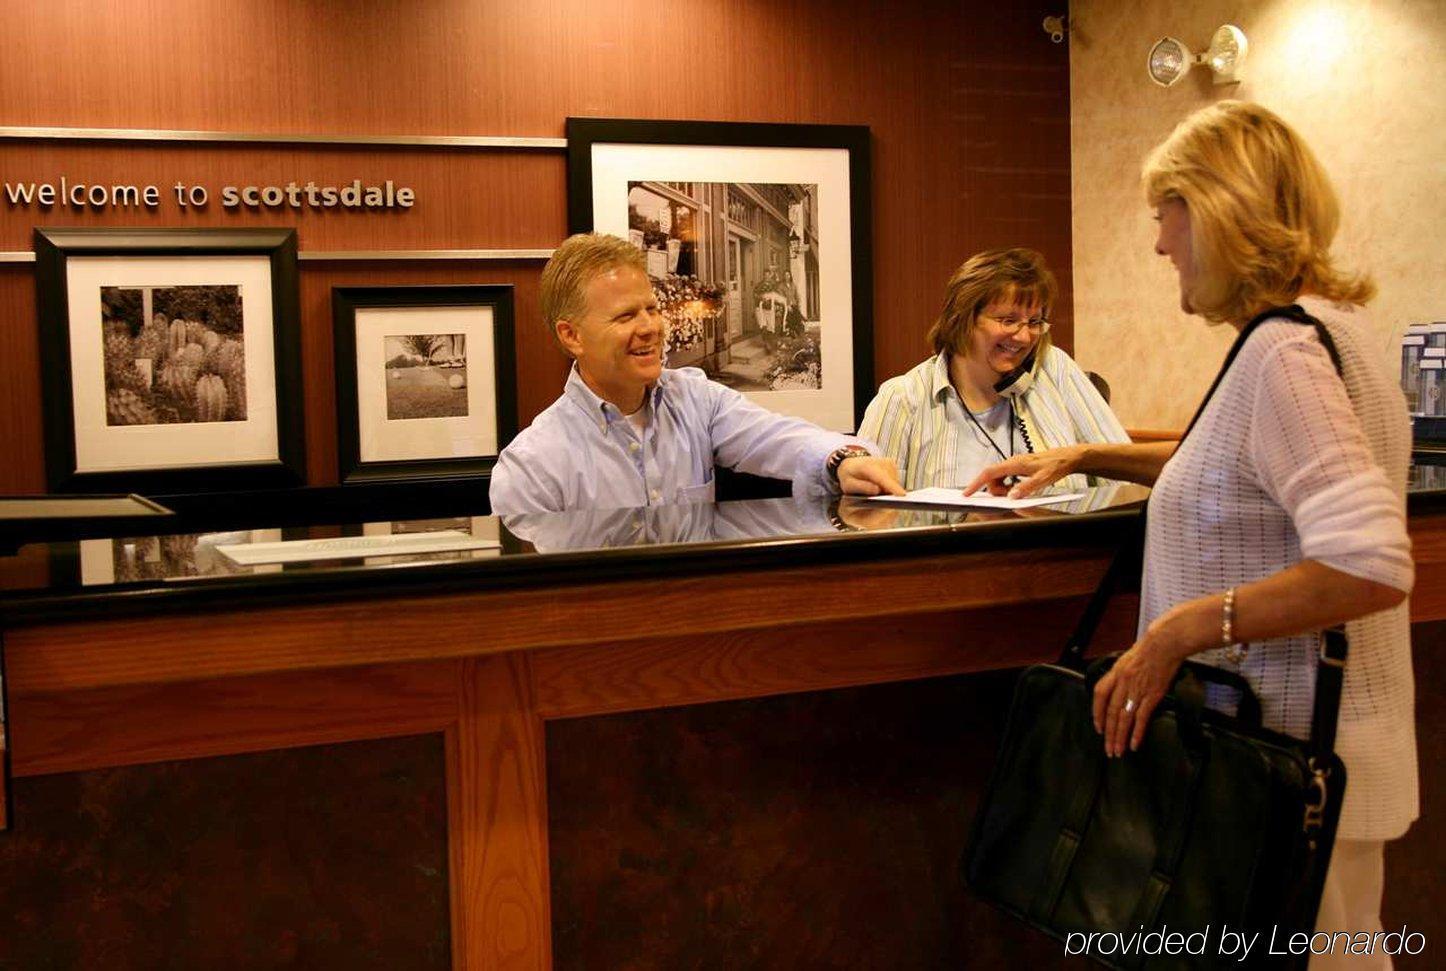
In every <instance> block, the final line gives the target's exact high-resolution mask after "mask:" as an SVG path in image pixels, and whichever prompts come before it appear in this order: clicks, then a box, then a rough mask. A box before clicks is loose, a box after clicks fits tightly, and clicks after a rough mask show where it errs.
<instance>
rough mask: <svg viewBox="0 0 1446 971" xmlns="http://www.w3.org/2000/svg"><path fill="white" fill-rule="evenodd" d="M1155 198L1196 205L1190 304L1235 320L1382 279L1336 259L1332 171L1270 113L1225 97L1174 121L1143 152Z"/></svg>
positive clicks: (1346, 299) (1347, 299)
mask: <svg viewBox="0 0 1446 971" xmlns="http://www.w3.org/2000/svg"><path fill="white" fill-rule="evenodd" d="M1143 180H1144V184H1145V195H1146V197H1147V198H1148V199H1149V203H1150V205H1152V206H1158V205H1159V204H1160V203H1162V202H1164V201H1165V200H1166V199H1179V200H1181V201H1182V202H1184V203H1185V206H1186V208H1187V209H1188V210H1189V212H1190V244H1191V254H1192V259H1193V262H1194V264H1195V265H1194V267H1193V269H1194V270H1195V278H1196V285H1195V288H1194V289H1193V290H1192V291H1191V293H1190V295H1189V296H1190V306H1191V307H1192V308H1193V309H1194V311H1195V312H1196V313H1198V314H1200V315H1201V316H1203V317H1205V318H1206V319H1208V320H1213V321H1229V322H1235V323H1239V322H1241V321H1245V320H1249V319H1250V318H1251V317H1253V316H1255V315H1256V314H1257V313H1259V312H1260V311H1262V310H1265V309H1267V308H1269V307H1276V306H1281V305H1284V304H1289V303H1294V302H1295V300H1296V298H1297V297H1299V296H1300V295H1301V294H1302V293H1313V294H1316V295H1318V296H1321V297H1325V298H1326V299H1327V300H1333V301H1335V302H1336V303H1349V304H1363V303H1365V302H1366V301H1368V300H1370V299H1371V297H1373V296H1375V293H1376V285H1375V284H1374V283H1372V282H1371V279H1370V277H1368V276H1366V275H1365V274H1359V275H1352V274H1350V273H1347V272H1345V271H1343V270H1341V269H1340V268H1338V267H1337V266H1336V265H1335V261H1334V260H1333V259H1332V258H1331V254H1330V247H1331V242H1332V241H1333V240H1334V239H1335V235H1336V228H1337V227H1338V225H1339V224H1340V205H1339V203H1338V202H1337V201H1336V193H1335V190H1334V189H1333V188H1332V187H1331V183H1330V178H1329V177H1328V176H1327V175H1326V172H1325V169H1324V167H1322V165H1321V164H1320V162H1319V160H1317V159H1316V157H1315V154H1314V153H1313V152H1312V151H1311V150H1310V147H1309V146H1308V145H1306V143H1305V141H1304V140H1303V139H1302V138H1301V137H1300V135H1299V134H1298V133H1296V131H1295V130H1294V129H1293V128H1291V127H1290V126H1289V125H1288V124H1286V123H1285V121H1283V120H1282V119H1281V118H1280V117H1279V116H1278V115H1276V114H1275V113H1274V112H1272V111H1269V110H1268V109H1266V108H1262V107H1261V106H1260V105H1257V104H1250V103H1248V102H1244V101H1220V102H1217V103H1216V104H1213V105H1210V106H1209V107H1207V108H1202V109H1201V110H1199V111H1197V112H1195V113H1194V114H1192V115H1190V117H1188V118H1186V119H1185V120H1184V121H1182V122H1180V124H1179V125H1178V126H1176V128H1175V130H1174V131H1173V132H1172V133H1171V134H1170V137H1169V138H1167V139H1165V141H1164V142H1162V143H1161V144H1160V145H1158V146H1157V147H1156V148H1155V150H1154V151H1152V152H1151V153H1150V155H1149V157H1148V158H1146V160H1145V166H1144V172H1143Z"/></svg>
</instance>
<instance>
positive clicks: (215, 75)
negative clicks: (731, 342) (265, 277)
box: [0, 0, 1073, 494]
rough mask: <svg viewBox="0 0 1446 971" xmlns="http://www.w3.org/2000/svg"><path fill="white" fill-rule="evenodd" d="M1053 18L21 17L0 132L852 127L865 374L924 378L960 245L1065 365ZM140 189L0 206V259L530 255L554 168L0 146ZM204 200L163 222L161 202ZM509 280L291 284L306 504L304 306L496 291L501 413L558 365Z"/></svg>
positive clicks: (551, 11)
mask: <svg viewBox="0 0 1446 971" xmlns="http://www.w3.org/2000/svg"><path fill="white" fill-rule="evenodd" d="M1058 7H1059V4H1055V3H1049V2H1028V3H1020V4H999V3H994V2H990V0H954V2H940V0H924V2H920V3H916V4H912V5H905V6H898V5H895V4H890V3H885V2H882V0H878V2H868V0H739V2H735V3H722V2H703V0H679V2H672V3H656V2H650V0H618V2H616V3H610V4H588V3H585V2H583V0H548V2H536V0H494V2H485V3H483V2H477V0H419V2H413V3H353V2H350V0H248V2H245V3H232V2H226V0H117V2H115V3H112V4H108V5H97V4H93V3H88V2H85V0H21V2H18V3H13V4H8V5H7V7H6V17H5V22H6V50H5V56H4V57H3V58H0V125H6V126H66V127H98V128H99V127H103V128H160V129H193V130H222V131H238V132H277V133H309V134H336V135H355V134H427V135H517V136H542V137H560V136H561V135H562V129H563V121H564V119H565V118H566V117H567V116H569V115H595V116H610V117H636V118H674V119H714V120H722V121H769V122H793V123H838V124H864V125H868V126H870V128H871V129H872V130H873V134H874V185H873V199H874V239H873V252H874V294H875V305H874V320H875V336H874V344H875V348H874V352H875V372H876V373H875V378H876V379H878V380H882V379H884V378H887V377H889V376H891V375H893V374H897V373H899V372H901V371H903V370H905V369H907V368H908V367H909V366H911V365H912V364H914V363H915V362H916V361H918V360H919V359H921V358H922V357H923V356H924V353H925V348H924V345H923V332H924V329H925V328H926V327H927V325H928V323H929V321H930V320H931V319H932V317H933V315H934V314H935V313H936V312H937V309H938V304H939V299H940V295H941V293H942V289H943V284H944V281H945V280H946V279H947V277H948V274H949V272H950V271H951V270H952V269H953V268H954V267H955V266H956V265H957V264H958V263H959V262H960V261H962V260H963V259H964V258H965V257H966V256H968V255H969V254H970V253H972V252H974V251H976V250H978V249H981V248H983V247H986V246H994V245H1004V244H1014V243H1018V244H1027V245H1032V246H1035V247H1037V248H1039V249H1040V250H1042V251H1043V252H1044V253H1045V255H1046V256H1047V257H1048V259H1049V261H1050V263H1051V264H1052V265H1053V266H1054V268H1055V270H1056V272H1057V273H1058V275H1059V277H1060V282H1061V286H1062V290H1063V297H1062V299H1061V306H1060V307H1059V308H1057V310H1056V313H1055V317H1056V319H1057V320H1058V321H1059V325H1060V326H1059V328H1058V330H1057V331H1056V333H1055V336H1056V339H1057V341H1058V343H1060V344H1062V345H1063V346H1064V347H1066V348H1069V347H1070V346H1071V345H1072V335H1073V325H1072V300H1071V296H1070V294H1071V286H1070V263H1071V251H1070V173H1069V65H1068V52H1067V49H1066V47H1065V45H1056V44H1052V43H1050V41H1049V39H1048V37H1047V36H1046V35H1045V34H1044V32H1043V31H1042V30H1041V28H1040V21H1041V19H1042V17H1043V16H1044V15H1045V14H1048V13H1058V12H1059V9H1058ZM61 175H65V176H66V177H67V178H69V179H71V180H83V181H86V182H93V181H103V182H112V181H114V182H121V183H127V184H132V183H136V184H147V183H155V184H157V185H160V186H162V188H163V191H164V193H165V195H164V196H163V204H162V205H161V206H160V207H159V209H158V210H157V211H155V212H153V213H152V212H136V213H119V212H113V213H103V214H95V213H90V212H81V211H77V210H71V209H62V208H59V207H57V208H56V209H53V210H51V211H49V212H45V211H42V210H38V209H36V208H33V207H32V208H23V207H14V206H11V205H10V204H9V203H8V201H7V202H4V203H0V250H27V249H29V248H30V246H31V243H30V232H31V229H32V228H33V227H34V226H37V225H41V226H59V225H67V226H90V225H130V226H215V225H238V226H239V225H294V226H296V227H297V229H298V234H299V238H300V246H301V249H302V250H303V251H306V250H367V249H387V250H394V249H408V248H417V249H432V248H436V249H443V248H446V249H491V248H514V247H515V248H548V247H551V246H554V245H556V244H557V243H558V242H559V241H560V240H561V239H562V238H563V236H564V235H565V233H566V229H567V226H566V216H565V196H566V180H565V166H564V162H563V156H562V154H561V153H560V152H557V151H499V150H486V149H441V150H416V149H389V148H320V147H318V148H312V147H298V146H261V145H251V146H241V145H231V146H228V145H184V146H175V145H165V146H162V145H144V144H133V143H94V142H93V143H55V142H41V141H13V142H6V143H0V179H3V180H7V181H16V180H23V181H50V180H52V179H58V178H59V177H60V176H61ZM353 178H360V179H362V180H363V181H364V182H367V181H374V180H383V179H387V178H390V179H393V180H394V181H396V182H397V183H398V184H405V185H410V186H412V187H413V188H414V189H415V190H416V192H417V204H416V206H415V207H414V208H413V209H412V210H410V211H409V212H404V213H371V214H360V213H345V212H336V211H307V210H304V209H303V210H300V211H297V212H296V213H295V214H294V215H291V214H289V213H288V212H285V211H281V212H277V213H274V214H268V213H265V212H263V213H260V214H243V213H239V212H234V211H228V210H223V209H222V208H221V207H220V205H219V200H218V199H216V198H215V195H216V192H217V191H218V190H219V188H220V186H222V185H225V184H238V183H239V184H262V185H265V184H275V183H280V184H285V183H286V182H287V181H291V180H293V179H294V180H297V181H300V182H305V181H307V180H315V181H317V182H319V183H328V182H331V183H334V182H347V181H350V180H351V179H353ZM176 181H183V182H187V183H192V184H203V185H207V186H208V187H209V188H210V189H211V190H212V196H213V198H212V201H211V203H210V205H209V206H208V207H207V208H206V209H205V210H201V211H196V210H189V211H182V210H180V209H179V208H178V207H177V206H176V205H175V203H174V194H173V193H171V191H170V189H169V187H170V186H171V185H172V184H173V183H175V182H176ZM540 271H541V266H540V264H537V263H529V262H518V263H501V264H496V263H492V264H476V263H451V262H448V263H444V264H436V263H433V264H421V263H374V264H341V263H334V264H317V263H303V264H302V295H301V296H302V317H303V319H302V326H303V330H304V337H303V353H304V369H305V375H306V428H307V448H308V468H309V477H310V481H311V482H312V483H313V484H316V485H326V484H332V483H334V482H335V480H336V470H335V453H336V443H335V437H336V436H335V407H334V401H335V395H334V389H333V381H332V373H333V364H332V352H331V319H330V305H329V300H330V297H329V294H330V288H331V287H332V286H333V285H338V284H343V283H347V284H357V283H379V284H380V283H447V282H513V283H516V284H517V286H518V294H517V296H518V300H517V312H518V321H517V334H518V355H517V358H518V370H519V374H518V397H519V402H518V404H519V417H520V419H521V420H522V422H523V423H526V422H529V421H531V420H532V418H533V417H534V416H535V415H536V414H537V412H539V411H540V410H541V409H542V408H543V407H545V406H546V405H547V403H548V402H549V401H551V400H552V398H553V397H555V395H556V393H557V391H558V388H559V386H560V382H561V377H562V375H563V374H564V373H565V362H564V361H563V360H562V359H561V358H560V357H559V356H558V355H557V353H556V352H555V351H554V350H553V349H552V348H551V346H550V345H549V344H548V343H547V342H546V341H545V339H544V338H543V337H542V336H541V335H540V333H539V329H538V325H537V279H538V275H539V273H540ZM33 289H34V284H33V277H32V272H31V268H30V267H29V266H27V265H25V264H8V265H0V335H3V340H4V346H5V347H6V349H7V350H8V351H9V353H7V354H5V355H0V446H3V448H4V450H5V454H6V459H7V460H6V461H5V462H4V463H0V494H13V493H20V492H36V491H41V490H42V489H43V488H44V472H43V448H42V437H41V414H40V390H39V388H40V382H39V374H38V368H39V363H38V361H39V358H38V352H37V339H36V321H35V299H34V293H33Z"/></svg>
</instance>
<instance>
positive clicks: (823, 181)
mask: <svg viewBox="0 0 1446 971" xmlns="http://www.w3.org/2000/svg"><path fill="white" fill-rule="evenodd" d="M630 182H738V183H764V184H778V183H787V184H800V185H817V186H818V238H819V239H820V240H821V241H823V243H822V245H821V246H820V248H819V249H820V252H819V268H818V270H819V310H820V313H819V358H820V361H821V362H822V366H823V367H822V375H821V382H820V383H821V384H822V387H821V388H818V389H816V390H787V391H750V392H746V394H747V395H748V397H749V398H751V399H752V400H753V401H755V402H757V403H758V404H760V405H762V406H764V407H766V408H768V409H770V410H772V411H777V412H780V413H782V414H788V415H795V416H797V417H799V418H805V419H807V420H809V421H811V422H814V423H815V424H818V425H822V426H823V427H825V428H830V429H834V430H837V431H849V432H851V431H853V430H854V426H855V407H854V400H853V392H854V353H853V350H854V348H853V335H854V318H853V286H852V278H851V276H850V272H851V267H852V266H853V251H852V249H853V248H852V238H853V237H852V232H851V230H850V226H851V218H852V216H851V209H850V205H849V152H848V150H847V149H843V148H773V147H753V146H719V145H645V144H643V145H640V144H618V143H595V144H593V145H592V193H593V195H592V198H593V228H594V230H595V231H596V232H599V233H610V234H612V235H614V236H621V237H622V238H623V239H627V238H628V184H629V183H630Z"/></svg>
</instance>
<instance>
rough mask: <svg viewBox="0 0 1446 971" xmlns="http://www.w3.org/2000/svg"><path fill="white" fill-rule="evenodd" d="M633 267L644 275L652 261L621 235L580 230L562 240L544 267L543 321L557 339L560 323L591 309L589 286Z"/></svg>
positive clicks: (548, 330)
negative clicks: (602, 275)
mask: <svg viewBox="0 0 1446 971" xmlns="http://www.w3.org/2000/svg"><path fill="white" fill-rule="evenodd" d="M619 266H631V267H633V268H634V269H636V270H638V271H639V272H641V273H643V274H644V275H646V274H647V272H648V263H647V259H646V257H644V256H643V253H642V250H640V249H638V248H637V247H636V246H634V245H633V244H632V243H629V242H628V241H627V240H625V239H620V238H618V237H617V236H608V235H605V234H603V233H577V234H576V235H573V236H569V237H568V238H567V239H565V240H563V241H562V245H561V246H559V247H558V248H557V249H555V250H553V252H552V259H550V260H548V261H547V265H546V266H544V267H543V268H542V298H541V304H542V322H543V324H544V325H545V326H546V327H547V332H548V333H549V334H551V335H552V337H553V339H554V340H556V339H557V322H558V321H559V320H572V319H574V318H576V317H578V316H581V314H582V313H583V311H585V310H586V309H587V285H588V284H589V283H591V282H592V280H593V278H594V277H596V276H597V275H598V274H600V273H603V272H605V271H607V270H611V269H613V268H614V267H619Z"/></svg>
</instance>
